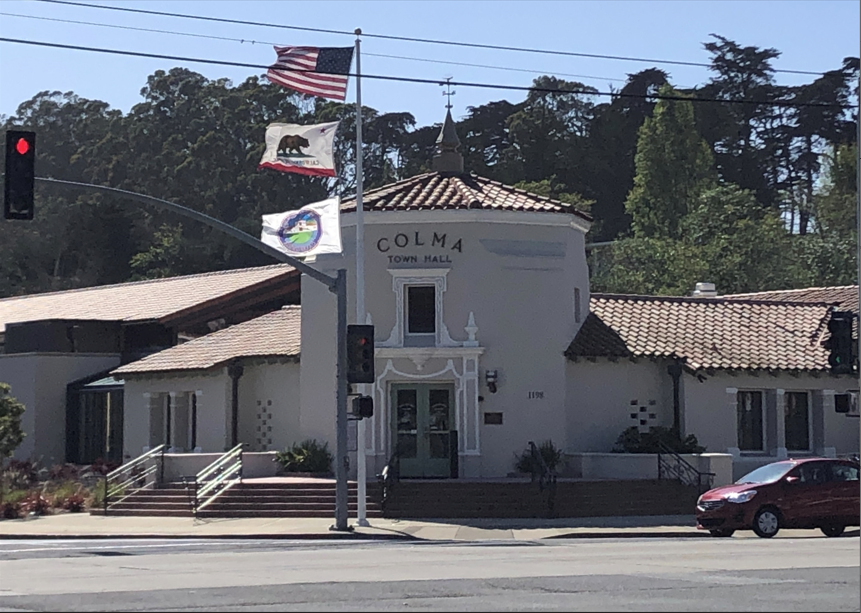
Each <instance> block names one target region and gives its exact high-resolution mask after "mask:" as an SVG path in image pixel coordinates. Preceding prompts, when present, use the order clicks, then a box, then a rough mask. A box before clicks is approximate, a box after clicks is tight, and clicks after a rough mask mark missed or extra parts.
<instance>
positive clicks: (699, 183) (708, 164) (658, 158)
mask: <svg viewBox="0 0 861 613" xmlns="http://www.w3.org/2000/svg"><path fill="white" fill-rule="evenodd" d="M660 93H661V94H662V95H663V96H678V95H679V94H678V92H676V91H675V90H673V88H672V87H671V86H669V85H663V86H662V87H661V89H660ZM635 162H636V169H637V174H636V176H635V177H634V187H633V189H632V190H631V192H630V193H629V194H628V198H627V200H626V201H625V210H626V211H627V212H628V214H629V215H631V224H632V227H633V230H634V236H637V237H668V238H678V237H679V222H680V221H681V219H682V218H683V217H684V216H685V215H686V214H687V213H688V208H689V206H690V205H691V203H692V202H693V201H694V200H695V199H696V198H698V197H699V195H700V194H701V193H702V192H703V191H704V190H705V189H707V188H708V187H709V186H710V185H711V184H713V183H714V181H715V172H714V167H713V159H712V155H711V151H710V149H709V146H708V145H707V144H706V142H705V141H704V140H703V139H702V137H700V135H699V133H698V132H697V129H696V124H695V123H694V110H693V104H692V103H690V102H687V101H677V100H660V101H659V102H658V104H657V105H656V106H655V112H654V115H653V116H652V117H650V118H647V119H646V121H645V123H643V126H642V127H641V128H640V134H639V139H638V141H637V154H636V157H635Z"/></svg>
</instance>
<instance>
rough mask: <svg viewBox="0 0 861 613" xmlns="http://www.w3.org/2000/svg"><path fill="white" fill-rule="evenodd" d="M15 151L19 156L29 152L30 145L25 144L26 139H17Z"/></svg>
mask: <svg viewBox="0 0 861 613" xmlns="http://www.w3.org/2000/svg"><path fill="white" fill-rule="evenodd" d="M15 151H17V152H18V153H20V154H21V155H24V154H25V153H27V152H28V151H30V143H29V142H27V139H26V138H19V139H18V142H17V143H15Z"/></svg>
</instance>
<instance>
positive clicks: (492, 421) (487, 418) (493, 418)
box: [484, 413, 502, 426]
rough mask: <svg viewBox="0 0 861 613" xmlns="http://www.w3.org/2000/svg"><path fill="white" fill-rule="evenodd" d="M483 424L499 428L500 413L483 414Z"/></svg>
mask: <svg viewBox="0 0 861 613" xmlns="http://www.w3.org/2000/svg"><path fill="white" fill-rule="evenodd" d="M484 423H485V424H486V425H488V426H501V425H502V413H485V414H484Z"/></svg>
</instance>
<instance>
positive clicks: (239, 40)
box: [0, 12, 627, 83]
mask: <svg viewBox="0 0 861 613" xmlns="http://www.w3.org/2000/svg"><path fill="white" fill-rule="evenodd" d="M0 15H2V16H4V17H20V18H23V19H36V20H39V21H54V22H59V23H72V24H76V25H83V26H95V27H99V28H112V29H116V30H130V31H134V32H149V33H151V34H169V35H171V36H188V37H191V38H204V39H209V40H221V41H226V42H233V43H240V44H244V43H249V44H251V45H272V46H284V45H283V43H270V42H267V41H263V40H248V39H247V38H230V37H227V36H215V35H212V34H196V33H193V32H176V31H174V30H159V29H155V28H139V27H136V26H122V25H118V24H113V23H97V22H93V21H79V20H76V19H59V18H57V17H42V16H39V15H21V14H19V13H3V12H0ZM365 56H371V57H384V58H389V59H393V60H406V61H411V62H427V63H431V64H447V65H450V66H466V67H469V68H486V69H489V70H502V71H506V72H527V73H530V74H551V73H552V74H553V75H554V76H560V77H573V78H575V79H594V80H596V81H618V82H620V83H627V79H616V78H613V77H596V76H592V75H581V74H570V73H566V72H556V71H549V70H533V69H529V68H512V67H509V66H491V65H489V64H471V63H469V62H449V61H446V60H434V59H430V58H421V57H406V56H403V55H387V54H384V53H368V52H367V51H363V52H362V57H365Z"/></svg>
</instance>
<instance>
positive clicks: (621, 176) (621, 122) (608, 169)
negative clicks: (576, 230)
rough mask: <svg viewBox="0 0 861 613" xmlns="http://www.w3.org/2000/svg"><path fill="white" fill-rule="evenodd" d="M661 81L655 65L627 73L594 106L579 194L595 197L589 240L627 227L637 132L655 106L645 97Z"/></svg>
mask: <svg viewBox="0 0 861 613" xmlns="http://www.w3.org/2000/svg"><path fill="white" fill-rule="evenodd" d="M667 79H668V75H667V73H666V72H664V71H663V70H659V69H657V68H648V69H646V70H642V71H640V72H638V73H634V74H629V75H628V81H627V83H625V85H624V86H623V87H622V89H621V90H619V92H618V95H617V96H615V97H614V98H613V99H612V100H611V101H610V102H609V103H604V104H600V105H598V106H596V107H595V110H594V114H595V117H594V119H593V121H592V123H591V126H590V128H589V137H588V143H587V148H588V152H589V154H588V157H587V158H586V160H585V168H586V172H585V173H584V174H585V179H584V182H585V186H584V187H583V194H584V195H585V196H586V197H588V198H591V199H594V200H595V203H594V205H593V206H592V213H593V214H594V216H595V223H594V224H593V225H592V230H591V231H590V234H591V236H592V238H593V240H595V241H608V240H612V239H614V238H616V237H617V236H620V235H624V234H627V233H628V232H629V231H630V229H631V217H630V215H628V214H627V213H626V212H625V199H626V198H627V196H628V193H629V192H630V191H631V188H633V187H634V174H635V167H634V155H635V154H636V150H637V134H638V133H639V130H640V126H642V125H643V122H644V121H645V120H646V118H647V117H651V115H652V113H653V111H654V108H655V102H654V100H653V99H652V98H650V97H649V96H653V95H654V94H657V93H658V90H659V89H660V87H661V86H662V85H664V84H666V83H667V82H668V81H667Z"/></svg>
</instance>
